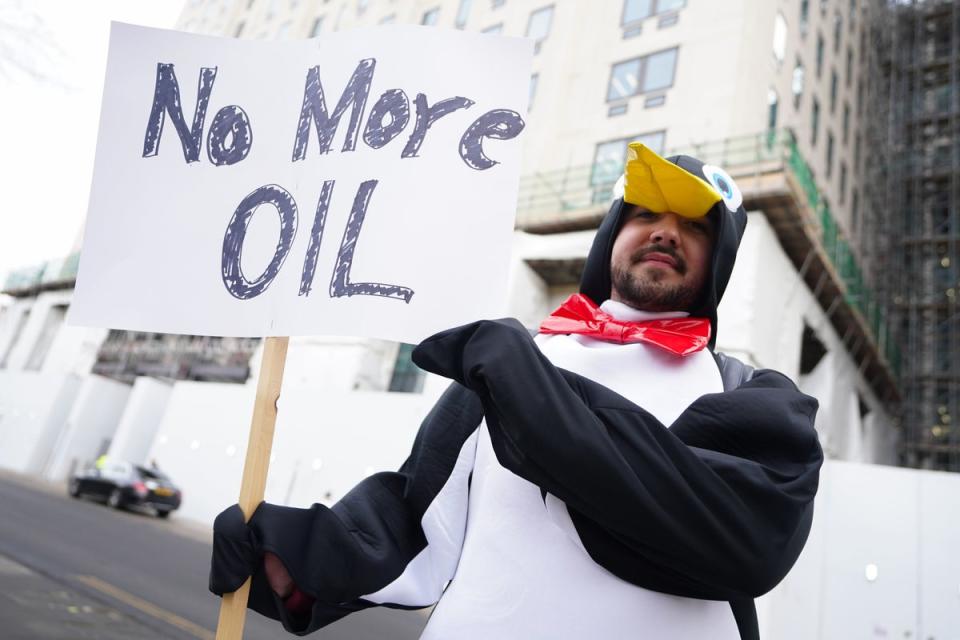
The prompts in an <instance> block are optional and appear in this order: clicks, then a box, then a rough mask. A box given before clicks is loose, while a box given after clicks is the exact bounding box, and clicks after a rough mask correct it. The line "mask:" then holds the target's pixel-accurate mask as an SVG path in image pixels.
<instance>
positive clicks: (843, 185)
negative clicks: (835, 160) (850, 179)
mask: <svg viewBox="0 0 960 640" xmlns="http://www.w3.org/2000/svg"><path fill="white" fill-rule="evenodd" d="M846 196H847V163H846V162H841V163H840V204H843V202H844V200H846Z"/></svg>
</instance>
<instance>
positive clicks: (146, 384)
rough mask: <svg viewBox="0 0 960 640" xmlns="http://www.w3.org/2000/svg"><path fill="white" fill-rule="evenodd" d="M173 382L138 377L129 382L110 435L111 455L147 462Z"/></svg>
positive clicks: (131, 460) (122, 458)
mask: <svg viewBox="0 0 960 640" xmlns="http://www.w3.org/2000/svg"><path fill="white" fill-rule="evenodd" d="M172 391H173V385H172V384H171V383H169V382H165V381H163V380H157V379H154V378H148V377H145V376H140V377H138V378H137V379H136V381H135V382H134V383H133V388H132V389H131V391H130V396H129V397H128V399H127V402H126V405H125V406H124V409H123V413H122V415H121V416H120V420H119V423H118V424H117V428H116V431H115V433H114V434H113V438H112V440H111V441H110V450H109V451H108V452H107V455H109V456H110V457H111V458H115V459H117V460H128V461H130V462H133V463H135V464H147V462H148V458H147V453H148V452H149V451H150V447H151V445H152V444H153V441H154V439H155V438H156V435H157V429H159V428H160V421H161V420H162V419H163V414H164V413H165V412H166V409H167V402H168V401H169V400H170V393H171V392H172Z"/></svg>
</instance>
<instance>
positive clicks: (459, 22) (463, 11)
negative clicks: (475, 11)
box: [454, 0, 470, 29]
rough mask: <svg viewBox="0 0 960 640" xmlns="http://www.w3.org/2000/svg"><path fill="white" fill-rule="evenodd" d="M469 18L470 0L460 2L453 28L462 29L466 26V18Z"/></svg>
mask: <svg viewBox="0 0 960 640" xmlns="http://www.w3.org/2000/svg"><path fill="white" fill-rule="evenodd" d="M469 17H470V0H460V5H459V6H458V7H457V17H456V19H455V20H454V26H455V27H456V28H457V29H463V28H464V27H465V26H467V18H469Z"/></svg>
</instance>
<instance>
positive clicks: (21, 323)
mask: <svg viewBox="0 0 960 640" xmlns="http://www.w3.org/2000/svg"><path fill="white" fill-rule="evenodd" d="M29 319H30V309H25V310H24V311H23V313H21V314H20V317H19V318H18V319H17V328H16V329H14V330H13V334H12V335H11V336H10V342H8V343H7V349H6V351H4V353H3V358H0V369H6V368H7V364H9V362H10V354H11V353H13V349H14V347H16V346H17V342H18V341H19V340H20V335H21V334H22V333H23V328H24V327H25V326H27V320H29Z"/></svg>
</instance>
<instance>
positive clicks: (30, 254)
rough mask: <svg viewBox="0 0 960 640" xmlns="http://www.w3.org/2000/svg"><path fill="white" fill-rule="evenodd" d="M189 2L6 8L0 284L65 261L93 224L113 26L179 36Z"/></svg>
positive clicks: (4, 4) (116, 0)
mask: <svg viewBox="0 0 960 640" xmlns="http://www.w3.org/2000/svg"><path fill="white" fill-rule="evenodd" d="M183 5H184V0H89V1H81V0H29V2H28V1H26V0H0V184H2V185H3V187H4V188H3V192H4V198H3V203H2V205H0V285H2V283H3V282H4V281H5V280H6V275H7V273H8V272H9V271H10V270H13V269H17V268H20V267H25V266H30V265H33V264H38V263H41V262H44V261H46V260H49V259H56V258H62V257H64V256H65V255H67V254H68V253H69V252H70V250H71V248H72V247H73V244H74V242H75V240H76V239H77V237H78V234H79V231H80V229H81V227H82V225H83V220H84V218H85V216H86V210H87V199H88V197H89V193H90V179H91V177H92V174H93V158H94V151H95V147H96V140H97V125H98V119H99V113H100V96H101V93H102V91H103V77H104V69H105V66H106V62H107V40H108V37H109V31H110V21H111V20H117V21H120V22H130V23H133V24H140V25H146V26H153V27H165V28H173V25H174V23H175V22H176V20H177V17H178V16H179V15H180V12H181V10H182V8H183Z"/></svg>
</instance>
